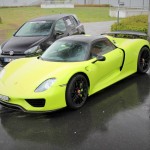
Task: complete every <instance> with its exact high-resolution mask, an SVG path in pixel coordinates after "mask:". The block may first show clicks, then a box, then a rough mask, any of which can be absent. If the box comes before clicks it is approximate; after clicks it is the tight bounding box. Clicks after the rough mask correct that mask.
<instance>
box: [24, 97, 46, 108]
mask: <svg viewBox="0 0 150 150" xmlns="http://www.w3.org/2000/svg"><path fill="white" fill-rule="evenodd" d="M25 100H26V102H27V103H29V104H30V105H31V106H33V107H44V106H45V99H25Z"/></svg>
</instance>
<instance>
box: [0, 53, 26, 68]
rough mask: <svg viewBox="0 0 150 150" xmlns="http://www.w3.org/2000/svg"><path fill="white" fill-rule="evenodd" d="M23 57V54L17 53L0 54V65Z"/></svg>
mask: <svg viewBox="0 0 150 150" xmlns="http://www.w3.org/2000/svg"><path fill="white" fill-rule="evenodd" d="M24 57H25V56H23V55H18V56H15V55H14V56H9V55H0V66H5V65H7V64H8V63H10V62H11V61H13V60H15V59H18V58H24Z"/></svg>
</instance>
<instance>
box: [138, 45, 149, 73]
mask: <svg viewBox="0 0 150 150" xmlns="http://www.w3.org/2000/svg"><path fill="white" fill-rule="evenodd" d="M149 67H150V50H149V48H147V47H143V48H142V49H141V50H140V53H139V57H138V64H137V72H139V73H146V72H147V71H148V69H149Z"/></svg>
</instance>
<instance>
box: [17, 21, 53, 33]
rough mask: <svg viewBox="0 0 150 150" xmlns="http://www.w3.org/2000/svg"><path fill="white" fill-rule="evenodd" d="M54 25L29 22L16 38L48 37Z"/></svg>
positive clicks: (48, 22)
mask: <svg viewBox="0 0 150 150" xmlns="http://www.w3.org/2000/svg"><path fill="white" fill-rule="evenodd" d="M52 23H53V22H52V21H38V22H37V21H36V22H27V23H25V24H24V25H23V26H22V27H21V28H20V29H19V30H18V31H17V32H16V34H15V36H46V35H48V34H49V33H50V30H51V26H52Z"/></svg>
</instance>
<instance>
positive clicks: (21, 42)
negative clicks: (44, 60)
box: [2, 36, 47, 54]
mask: <svg viewBox="0 0 150 150" xmlns="http://www.w3.org/2000/svg"><path fill="white" fill-rule="evenodd" d="M46 38H47V36H37V37H15V36H13V37H12V38H11V39H9V40H8V41H7V42H6V43H5V44H3V45H2V51H3V54H7V53H9V51H14V53H16V54H24V52H25V51H26V50H27V49H29V48H31V47H33V46H36V45H38V44H40V43H41V42H43V41H44V40H45V39H46Z"/></svg>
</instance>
